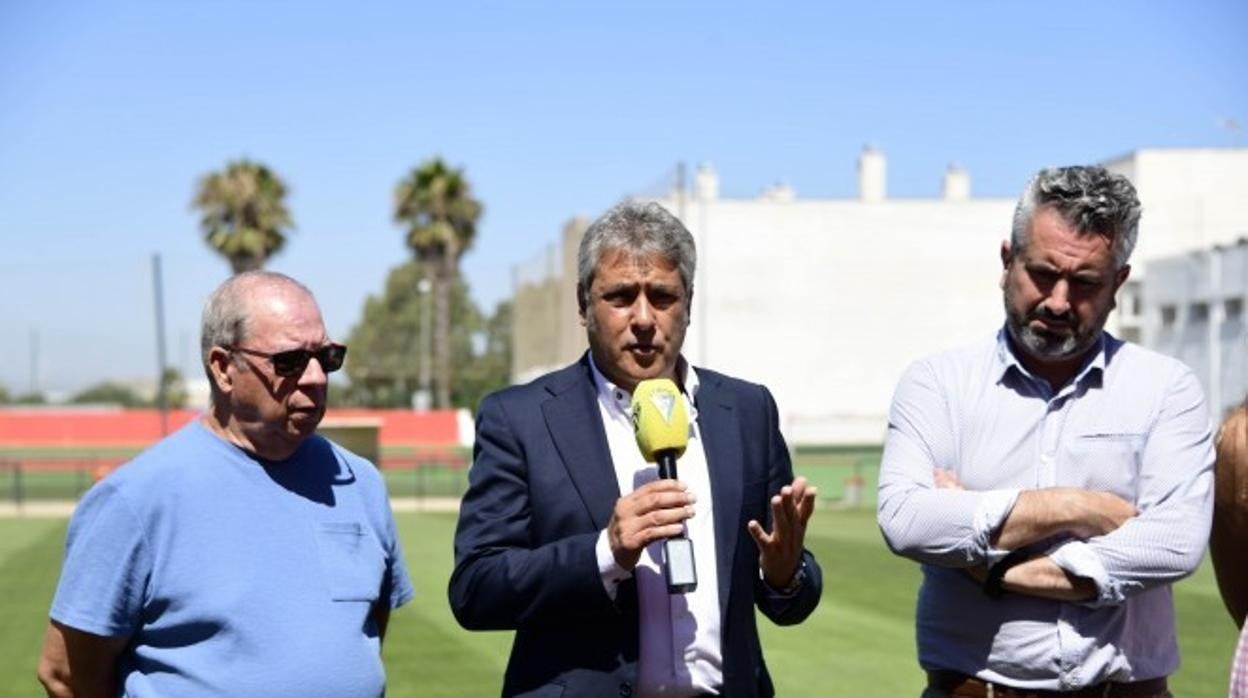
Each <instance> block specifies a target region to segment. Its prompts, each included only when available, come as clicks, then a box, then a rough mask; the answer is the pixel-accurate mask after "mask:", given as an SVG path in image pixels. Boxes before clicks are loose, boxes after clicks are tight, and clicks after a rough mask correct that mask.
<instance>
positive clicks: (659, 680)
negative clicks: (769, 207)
mask: <svg viewBox="0 0 1248 698" xmlns="http://www.w3.org/2000/svg"><path fill="white" fill-rule="evenodd" d="M695 259H696V255H695V251H694V244H693V237H692V236H691V235H690V234H689V232H688V230H686V229H685V227H684V226H683V225H682V224H681V223H680V221H679V220H677V219H676V218H675V217H674V216H672V215H671V214H670V213H668V212H667V211H666V210H664V209H663V208H662V207H660V206H659V205H657V204H653V203H651V204H641V203H632V202H629V203H624V204H620V205H619V206H616V207H615V208H613V209H611V210H610V211H608V212H607V213H606V214H604V215H603V216H602V217H601V218H600V219H599V220H597V221H595V222H594V224H593V225H591V226H590V227H589V229H588V230H587V231H586V233H585V237H584V239H583V240H582V241H581V246H580V254H579V257H578V276H579V284H578V287H577V301H578V304H579V308H580V314H581V318H582V321H583V323H584V325H585V326H586V329H587V334H588V338H589V351H588V352H587V353H586V354H585V356H584V357H582V359H581V360H580V361H578V362H577V363H576V364H573V365H572V366H570V367H568V368H565V369H563V370H561V371H556V372H554V373H551V374H548V375H546V376H543V377H541V378H539V379H537V380H536V381H534V382H532V383H530V384H528V385H524V386H514V387H511V388H508V389H506V390H503V391H500V392H498V393H495V394H493V395H491V396H490V397H488V398H486V400H485V401H483V402H482V404H481V409H480V412H479V414H478V417H477V438H476V446H475V447H474V456H473V465H472V469H471V470H470V471H469V480H470V486H469V490H468V493H467V494H466V495H465V497H464V500H463V503H462V505H461V508H460V518H459V526H458V529H457V530H456V534H455V571H454V573H453V575H452V577H451V581H450V588H449V596H450V601H451V608H452V610H453V611H454V613H455V617H456V618H457V619H458V620H459V622H460V624H461V625H463V626H464V627H465V628H468V629H471V630H515V631H516V637H515V642H514V644H513V647H512V653H511V659H510V662H509V663H508V667H507V673H506V677H505V679H504V686H503V694H504V695H508V696H511V695H534V696H544V695H562V696H592V697H594V698H599V697H601V696H615V695H619V696H631V695H640V696H697V695H731V696H770V695H772V694H773V693H774V689H773V687H772V683H771V678H770V676H769V675H768V673H767V668H766V665H765V664H764V662H763V656H762V649H761V647H760V643H759V639H758V631H757V628H756V626H755V620H754V618H755V616H754V609H755V607H757V608H758V609H759V610H760V611H762V613H763V614H764V615H766V616H767V617H768V618H770V619H771V620H772V621H774V622H776V623H778V624H781V625H788V624H793V623H799V622H801V621H802V620H804V619H805V618H806V617H807V616H809V615H810V613H811V612H812V611H813V610H814V608H815V606H816V604H818V602H819V596H820V593H821V589H822V581H821V573H820V570H819V566H818V564H817V563H816V562H815V559H814V556H812V555H811V554H810V552H808V551H806V550H805V549H804V548H803V540H804V537H805V530H806V525H807V522H808V521H809V519H810V516H811V512H812V510H813V507H814V501H815V494H816V493H815V489H814V487H811V486H808V485H807V483H806V481H805V480H804V479H803V478H797V479H796V480H794V479H793V473H792V466H791V464H790V462H789V455H788V450H787V448H786V446H785V443H784V439H783V437H782V436H781V435H780V431H779V424H778V418H777V414H776V406H775V402H774V401H773V400H772V398H771V395H770V394H769V393H768V392H767V389H766V388H764V387H762V386H760V385H753V384H750V383H746V382H744V381H740V380H737V379H733V378H730V377H728V376H724V375H721V374H718V373H715V372H713V371H709V370H707V369H703V368H698V369H694V367H692V366H690V365H689V364H688V363H687V362H686V361H685V360H684V359H683V358H682V357H681V355H680V349H681V345H682V344H683V341H684V336H685V329H686V327H687V326H688V324H689V309H690V300H691V298H692V294H693V273H694V266H695ZM650 378H669V379H671V380H673V381H674V382H675V383H676V384H677V385H678V386H680V388H681V391H682V393H683V396H684V399H685V400H686V401H687V406H688V408H689V411H690V414H691V416H692V422H691V425H690V440H689V445H688V447H687V449H686V450H685V453H684V455H683V456H682V457H681V459H680V463H679V475H680V478H679V479H678V480H673V479H659V478H658V477H657V473H656V469H655V466H654V465H653V464H648V463H646V462H645V460H644V459H643V458H642V456H641V454H640V452H639V451H638V449H637V445H636V442H635V441H634V437H633V427H632V424H631V422H630V419H629V402H630V400H631V393H632V391H633V390H634V388H635V387H636V385H637V384H638V383H639V382H640V381H642V380H645V379H650ZM682 532H683V533H686V534H687V535H688V537H689V538H690V539H691V540H692V541H693V547H694V550H695V554H694V559H695V563H696V572H697V580H698V581H697V587H696V589H694V590H693V591H690V592H686V593H683V594H680V593H675V594H673V593H669V592H668V589H667V585H666V583H665V581H664V577H663V570H662V562H661V558H662V552H661V551H662V542H663V540H664V539H666V538H670V537H672V536H675V535H678V534H681V533H682Z"/></svg>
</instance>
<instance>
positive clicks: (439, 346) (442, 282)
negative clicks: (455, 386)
mask: <svg viewBox="0 0 1248 698" xmlns="http://www.w3.org/2000/svg"><path fill="white" fill-rule="evenodd" d="M437 267H438V273H437V277H436V279H435V281H434V287H433V288H434V296H433V300H434V306H435V308H434V332H433V344H434V346H433V355H434V362H433V365H434V367H435V368H436V369H437V370H436V371H435V372H434V377H435V383H436V384H437V386H436V393H437V395H436V402H435V403H434V404H436V405H437V407H438V408H439V409H443V410H445V409H449V408H450V407H451V285H452V284H453V283H454V279H455V261H454V257H452V256H451V255H449V254H448V255H445V256H444V257H443V258H442V259H441V260H439V264H438V265H437Z"/></svg>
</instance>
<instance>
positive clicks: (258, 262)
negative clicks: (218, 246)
mask: <svg viewBox="0 0 1248 698" xmlns="http://www.w3.org/2000/svg"><path fill="white" fill-rule="evenodd" d="M263 268H264V255H259V254H241V255H235V256H233V257H230V269H232V270H233V272H234V273H235V274H241V273H243V272H245V271H255V270H257V269H263Z"/></svg>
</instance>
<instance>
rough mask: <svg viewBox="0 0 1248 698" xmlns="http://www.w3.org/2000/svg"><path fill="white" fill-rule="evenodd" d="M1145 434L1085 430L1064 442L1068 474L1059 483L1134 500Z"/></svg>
mask: <svg viewBox="0 0 1248 698" xmlns="http://www.w3.org/2000/svg"><path fill="white" fill-rule="evenodd" d="M1147 436H1148V435H1147V434H1144V433H1137V432H1110V431H1100V432H1087V433H1083V434H1079V435H1077V436H1075V438H1074V439H1072V440H1071V441H1069V442H1068V443H1067V445H1066V456H1067V460H1066V464H1067V469H1068V472H1067V477H1066V478H1064V479H1062V480H1061V481H1060V484H1062V485H1068V486H1074V487H1080V488H1082V489H1087V490H1101V491H1105V492H1112V493H1114V494H1116V495H1118V496H1119V497H1122V498H1123V499H1125V500H1126V501H1128V502H1132V503H1134V502H1135V501H1136V500H1137V499H1138V496H1139V479H1140V464H1141V462H1142V460H1143V456H1144V444H1145V441H1146V440H1147Z"/></svg>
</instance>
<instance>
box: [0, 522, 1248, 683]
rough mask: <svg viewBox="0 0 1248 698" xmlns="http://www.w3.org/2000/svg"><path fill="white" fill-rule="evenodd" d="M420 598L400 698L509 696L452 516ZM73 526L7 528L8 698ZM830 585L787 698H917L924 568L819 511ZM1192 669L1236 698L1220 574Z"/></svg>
mask: <svg viewBox="0 0 1248 698" xmlns="http://www.w3.org/2000/svg"><path fill="white" fill-rule="evenodd" d="M396 517H397V519H398V523H399V534H400V536H401V538H402V540H403V544H404V547H405V549H406V552H407V557H408V561H409V566H410V568H411V572H412V576H413V578H414V581H415V584H416V589H417V594H418V595H417V597H416V599H415V600H414V601H413V602H412V603H410V604H408V605H407V606H406V607H404V608H403V609H401V610H400V611H399V612H397V613H396V614H395V616H394V618H393V620H392V621H391V625H390V633H389V637H388V638H387V641H386V645H385V662H386V668H387V673H388V675H389V682H390V690H389V692H388V695H390V696H393V697H397V698H404V697H416V696H421V697H424V696H456V697H461V696H491V695H497V694H498V690H499V687H500V685H501V677H502V672H503V667H504V664H505V662H506V658H507V650H508V647H509V646H510V642H511V638H510V634H509V633H502V632H495V633H469V632H467V631H464V630H461V629H460V628H459V627H458V626H457V625H456V624H455V621H454V619H453V618H452V617H451V613H450V610H449V608H448V607H447V604H446V582H447V579H448V578H449V576H450V571H451V560H452V552H451V538H452V534H453V532H454V528H455V515H454V514H453V513H450V512H430V511H424V512H399V513H398V514H396ZM65 526H66V521H65V519H64V518H55V517H50V518H4V519H0V627H2V628H3V630H0V696H6V697H7V696H13V697H15V698H16V697H19V696H20V697H25V696H34V695H39V694H40V693H39V690H38V685H37V684H36V683H35V680H34V666H35V661H36V657H37V656H38V651H39V643H40V641H41V639H42V633H43V628H44V624H45V623H46V615H45V614H46V612H47V607H48V603H49V601H50V599H51V596H52V592H53V587H54V585H55V583H56V578H57V573H58V569H59V566H60V554H61V546H62V542H63V540H64V535H65ZM807 540H808V545H809V546H810V547H811V549H813V550H814V551H815V554H816V555H817V556H818V557H819V559H820V561H821V563H822V565H823V568H824V571H825V575H826V580H825V585H824V595H823V601H822V603H821V604H820V606H819V608H818V609H817V610H816V612H815V614H814V615H813V616H811V618H810V619H809V620H808V621H807V622H806V623H805V624H803V625H800V626H796V627H792V628H777V627H774V626H772V625H771V624H770V623H769V622H768V621H767V620H766V619H763V618H761V617H760V621H759V622H760V630H761V632H762V634H763V643H764V648H765V652H766V657H767V663H768V666H769V667H770V669H771V673H772V676H773V677H774V679H775V682H776V687H777V690H778V693H779V695H781V696H866V697H890V696H904V697H915V696H918V695H919V690H920V686H921V684H922V674H921V672H920V671H919V668H918V665H917V663H916V661H915V658H914V627H913V617H914V616H913V614H914V600H915V599H914V596H915V588H916V586H917V584H918V581H919V572H918V567H917V566H916V565H914V564H912V563H910V562H908V561H906V560H902V559H900V558H897V557H894V556H893V555H892V554H891V553H890V552H889V551H888V549H887V548H886V547H885V546H884V543H883V540H882V539H881V538H880V534H879V532H878V530H877V528H876V525H875V516H874V511H873V510H872V509H871V508H870V506H867V507H866V508H855V509H836V508H833V507H824V508H822V509H821V510H818V511H816V514H815V517H814V519H813V521H812V526H811V529H810V532H809V534H808V537H807ZM1175 597H1176V603H1177V606H1178V613H1179V645H1180V648H1181V651H1182V653H1183V666H1182V668H1181V669H1180V671H1179V673H1178V674H1177V675H1176V676H1175V677H1174V678H1173V681H1172V687H1173V690H1174V694H1175V695H1176V696H1179V697H1180V698H1215V697H1220V696H1225V695H1226V674H1227V667H1228V666H1229V662H1230V657H1231V654H1232V652H1233V650H1234V646H1235V636H1236V631H1235V627H1234V625H1233V624H1232V623H1231V621H1230V619H1229V617H1228V616H1227V614H1226V612H1225V611H1224V610H1223V607H1222V602H1221V600H1220V599H1219V597H1218V593H1217V587H1216V585H1215V583H1214V579H1213V573H1212V569H1211V568H1210V566H1209V563H1208V560H1206V561H1205V564H1204V565H1203V566H1202V567H1201V569H1200V571H1199V572H1198V573H1197V574H1196V575H1195V576H1193V577H1192V578H1190V579H1188V580H1185V581H1184V582H1182V583H1180V584H1179V585H1178V586H1177V587H1176V589H1175Z"/></svg>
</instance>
